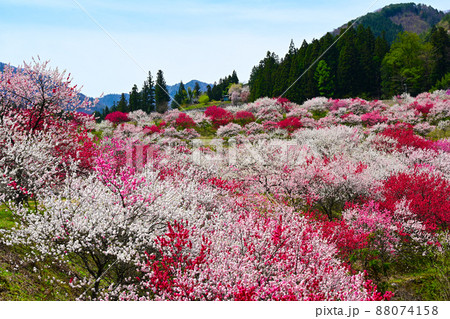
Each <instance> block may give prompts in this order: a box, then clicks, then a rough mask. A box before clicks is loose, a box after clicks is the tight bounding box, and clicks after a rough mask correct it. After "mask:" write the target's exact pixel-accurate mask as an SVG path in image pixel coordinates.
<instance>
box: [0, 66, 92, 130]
mask: <svg viewBox="0 0 450 319" xmlns="http://www.w3.org/2000/svg"><path fill="white" fill-rule="evenodd" d="M71 82H72V80H71V78H70V75H69V76H67V75H66V74H65V73H64V72H59V71H58V69H51V68H50V67H49V61H46V62H41V61H40V60H34V59H33V61H32V63H30V64H27V63H25V64H24V65H23V67H22V66H20V67H18V68H17V69H14V68H12V67H10V66H6V67H5V69H4V70H3V72H1V73H0V118H1V119H3V118H4V117H5V116H14V115H15V114H16V113H17V112H20V113H21V114H24V115H26V116H23V117H21V119H22V120H23V121H22V122H21V128H22V129H24V130H26V131H28V132H30V133H34V132H35V131H36V130H38V129H42V128H43V127H44V126H45V125H46V124H47V121H48V120H51V121H54V119H55V117H56V118H58V119H60V120H63V121H64V120H67V119H70V116H76V113H73V112H75V111H77V110H84V109H87V108H89V107H90V106H91V105H92V104H91V103H90V102H89V101H88V99H84V100H82V99H81V98H80V96H79V95H78V93H79V92H80V89H77V88H76V85H75V86H73V85H72V83H71ZM80 119H81V118H80Z"/></svg>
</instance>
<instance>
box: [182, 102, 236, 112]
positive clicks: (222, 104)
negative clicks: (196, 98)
mask: <svg viewBox="0 0 450 319" xmlns="http://www.w3.org/2000/svg"><path fill="white" fill-rule="evenodd" d="M213 105H216V106H220V107H225V106H229V105H231V101H225V102H221V101H210V102H208V103H199V104H192V105H186V106H182V107H181V108H180V111H190V110H197V109H199V110H200V109H206V108H208V107H210V106H213Z"/></svg>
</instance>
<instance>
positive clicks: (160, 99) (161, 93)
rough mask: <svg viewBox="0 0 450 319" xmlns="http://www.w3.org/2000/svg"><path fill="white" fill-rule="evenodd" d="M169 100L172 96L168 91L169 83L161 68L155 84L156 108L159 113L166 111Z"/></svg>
mask: <svg viewBox="0 0 450 319" xmlns="http://www.w3.org/2000/svg"><path fill="white" fill-rule="evenodd" d="M169 101H170V96H169V95H168V93H167V84H166V80H164V73H163V71H161V70H159V71H158V73H157V75H156V85H155V102H156V110H157V111H158V112H159V113H164V112H165V111H166V110H167V109H168V105H169Z"/></svg>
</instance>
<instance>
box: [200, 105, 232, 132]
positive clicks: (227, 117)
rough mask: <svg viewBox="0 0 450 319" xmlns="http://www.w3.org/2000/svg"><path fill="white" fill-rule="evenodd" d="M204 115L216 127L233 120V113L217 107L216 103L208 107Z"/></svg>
mask: <svg viewBox="0 0 450 319" xmlns="http://www.w3.org/2000/svg"><path fill="white" fill-rule="evenodd" d="M205 115H206V116H208V117H209V118H210V119H211V122H212V124H213V126H214V128H216V129H217V128H219V127H220V126H224V125H227V124H228V123H230V122H231V121H233V114H232V113H231V112H230V111H228V110H225V109H222V108H220V107H217V106H216V105H213V106H210V107H208V108H207V109H206V111H205Z"/></svg>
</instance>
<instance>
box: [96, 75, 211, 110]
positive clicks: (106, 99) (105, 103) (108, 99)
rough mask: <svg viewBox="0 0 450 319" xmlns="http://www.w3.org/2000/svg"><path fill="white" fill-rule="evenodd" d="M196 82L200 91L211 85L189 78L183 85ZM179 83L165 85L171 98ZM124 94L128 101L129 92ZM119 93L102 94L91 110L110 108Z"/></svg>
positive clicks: (115, 101)
mask: <svg viewBox="0 0 450 319" xmlns="http://www.w3.org/2000/svg"><path fill="white" fill-rule="evenodd" d="M196 82H198V84H199V86H200V90H201V91H202V92H206V90H207V86H208V85H211V84H208V83H206V82H202V81H198V80H191V81H189V82H187V83H184V87H185V88H186V89H187V88H191V89H192V90H193V89H194V86H195V83H196ZM180 84H181V82H180V83H177V84H174V85H167V92H168V93H169V95H170V97H171V98H173V97H174V96H175V94H176V93H177V91H178V89H179V88H180ZM211 86H212V85H211ZM124 94H125V98H126V100H127V101H128V99H129V98H130V94H129V93H124ZM121 95H122V94H117V93H111V94H106V95H104V96H103V97H101V98H99V99H98V103H97V105H96V106H95V108H93V109H92V112H94V111H101V110H103V109H104V108H105V107H108V108H110V107H111V106H113V105H114V103H116V104H117V103H118V102H119V100H120V97H121ZM92 100H94V99H93V98H92Z"/></svg>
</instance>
